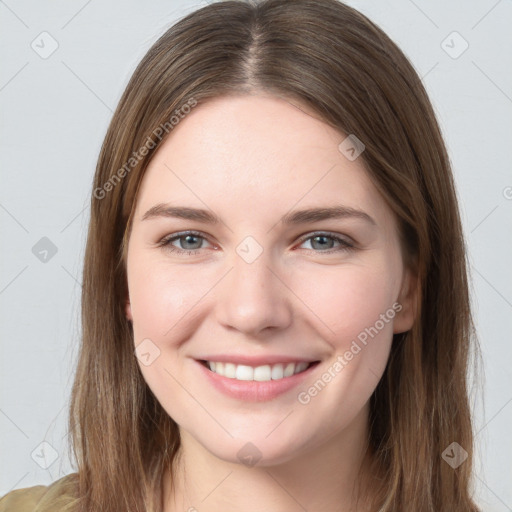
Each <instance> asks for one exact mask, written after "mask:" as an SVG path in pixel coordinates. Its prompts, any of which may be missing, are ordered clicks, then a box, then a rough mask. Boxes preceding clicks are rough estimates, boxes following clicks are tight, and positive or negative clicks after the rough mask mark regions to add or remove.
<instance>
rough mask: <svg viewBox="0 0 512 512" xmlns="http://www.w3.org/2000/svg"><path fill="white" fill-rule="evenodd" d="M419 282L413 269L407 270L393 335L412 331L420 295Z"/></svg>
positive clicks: (394, 321) (398, 299)
mask: <svg viewBox="0 0 512 512" xmlns="http://www.w3.org/2000/svg"><path fill="white" fill-rule="evenodd" d="M419 288H420V286H419V280H418V277H417V275H416V273H414V272H413V271H412V270H411V269H405V272H404V277H403V280H402V288H401V290H400V294H399V295H398V298H397V300H396V301H397V303H398V304H400V306H401V308H400V309H398V308H397V314H396V315H395V318H394V320H393V333H394V334H399V333H401V332H406V331H409V330H411V329H412V326H413V325H414V321H415V320H416V316H417V315H416V313H417V299H418V293H419Z"/></svg>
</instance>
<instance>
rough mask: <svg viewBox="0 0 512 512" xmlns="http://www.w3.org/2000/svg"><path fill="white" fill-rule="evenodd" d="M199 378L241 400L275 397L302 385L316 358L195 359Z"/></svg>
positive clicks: (211, 387) (268, 399)
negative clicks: (245, 361)
mask: <svg viewBox="0 0 512 512" xmlns="http://www.w3.org/2000/svg"><path fill="white" fill-rule="evenodd" d="M195 363H196V365H197V366H196V367H197V368H198V369H199V373H200V375H202V377H200V380H202V379H205V380H204V382H205V384H207V386H208V388H209V389H214V390H217V391H218V392H220V393H221V394H223V395H224V396H227V397H229V398H230V399H236V400H240V401H243V402H268V401H270V400H277V399H278V397H279V396H281V395H286V394H287V393H288V392H290V391H292V390H293V389H296V388H297V387H299V385H303V384H304V381H305V380H306V379H307V378H310V377H311V376H312V373H313V372H314V371H315V369H316V367H317V366H318V365H319V364H320V361H298V362H291V361H290V362H281V363H274V364H263V365H261V364H260V365H259V366H249V365H243V364H235V363H231V362H227V361H208V360H204V359H203V360H199V359H196V360H195Z"/></svg>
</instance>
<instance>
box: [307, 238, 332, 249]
mask: <svg viewBox="0 0 512 512" xmlns="http://www.w3.org/2000/svg"><path fill="white" fill-rule="evenodd" d="M328 239H329V237H327V236H323V235H320V236H315V237H314V238H313V241H312V243H311V245H312V247H313V248H315V247H314V243H315V242H316V241H318V240H323V242H321V243H320V247H319V248H320V249H326V248H327V249H330V248H331V247H326V243H325V241H326V240H328ZM331 243H332V240H331Z"/></svg>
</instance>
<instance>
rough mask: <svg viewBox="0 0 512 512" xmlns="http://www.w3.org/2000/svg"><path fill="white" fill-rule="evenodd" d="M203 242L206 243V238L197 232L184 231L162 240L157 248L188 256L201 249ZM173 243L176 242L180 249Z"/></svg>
mask: <svg viewBox="0 0 512 512" xmlns="http://www.w3.org/2000/svg"><path fill="white" fill-rule="evenodd" d="M205 241H207V240H206V238H205V237H204V236H202V235H201V233H199V232H197V231H184V232H182V233H176V234H174V235H171V236H167V237H165V238H163V239H162V240H160V242H159V243H158V246H159V247H165V248H166V249H168V250H170V251H171V252H176V253H178V254H185V253H186V254H188V255H189V256H190V255H191V254H194V252H197V251H198V250H199V249H202V248H203V247H202V245H203V242H205ZM174 242H177V243H178V244H179V245H181V247H177V246H176V245H174Z"/></svg>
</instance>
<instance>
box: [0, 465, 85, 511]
mask: <svg viewBox="0 0 512 512" xmlns="http://www.w3.org/2000/svg"><path fill="white" fill-rule="evenodd" d="M76 477H77V473H72V474H70V475H66V476H65V477H62V478H61V479H60V480H57V481H55V482H53V483H52V484H51V485H48V486H46V485H36V486H34V487H26V488H25V489H16V490H15V491H11V492H8V493H7V494H6V495H5V496H3V497H1V498H0V512H71V511H72V510H73V505H74V504H75V503H76V499H75V494H74V490H75V488H76V487H75V485H76Z"/></svg>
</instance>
